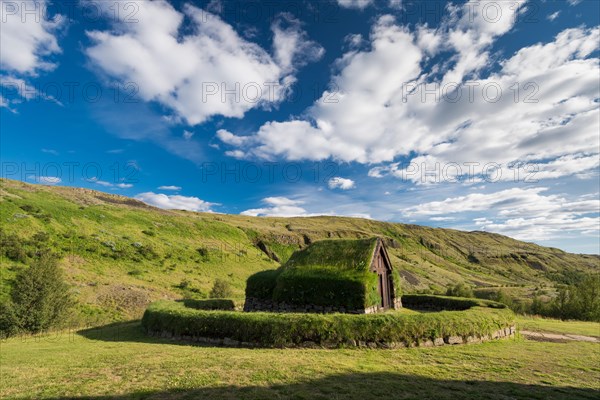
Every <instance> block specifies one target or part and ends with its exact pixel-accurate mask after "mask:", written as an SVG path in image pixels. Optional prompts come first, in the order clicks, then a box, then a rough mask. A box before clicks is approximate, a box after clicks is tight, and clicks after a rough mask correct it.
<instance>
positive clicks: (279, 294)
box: [246, 238, 381, 310]
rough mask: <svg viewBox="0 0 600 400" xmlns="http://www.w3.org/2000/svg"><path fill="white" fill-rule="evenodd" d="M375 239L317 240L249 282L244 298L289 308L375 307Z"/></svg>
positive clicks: (356, 308)
mask: <svg viewBox="0 0 600 400" xmlns="http://www.w3.org/2000/svg"><path fill="white" fill-rule="evenodd" d="M377 240H378V239H377V238H369V239H358V240H345V239H335V240H320V241H318V242H314V243H312V244H311V245H310V246H308V247H306V248H305V249H303V250H298V251H296V252H295V253H294V254H293V255H292V256H291V257H290V259H289V260H288V261H287V262H286V263H285V264H284V265H283V266H282V267H281V268H279V269H278V270H272V271H264V272H260V273H257V274H255V275H253V276H251V277H250V278H248V284H247V287H246V295H248V296H251V297H256V298H261V299H272V300H274V301H276V302H283V303H288V304H299V305H302V304H314V305H320V306H337V307H345V308H346V309H348V310H359V309H364V308H366V307H370V306H372V305H375V304H378V303H379V302H380V301H381V299H380V296H379V294H378V290H377V282H378V278H377V274H374V273H372V272H371V271H370V267H371V262H372V260H373V255H374V253H375V248H376V247H377Z"/></svg>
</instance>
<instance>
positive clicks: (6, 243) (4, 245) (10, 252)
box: [0, 229, 27, 263]
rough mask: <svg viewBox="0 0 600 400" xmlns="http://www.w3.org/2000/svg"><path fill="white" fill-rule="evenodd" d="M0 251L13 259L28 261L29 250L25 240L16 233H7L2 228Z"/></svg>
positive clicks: (0, 231)
mask: <svg viewBox="0 0 600 400" xmlns="http://www.w3.org/2000/svg"><path fill="white" fill-rule="evenodd" d="M0 251H1V253H2V254H4V255H5V256H6V257H7V258H8V259H10V260H12V261H18V262H22V263H26V262H27V251H25V248H24V246H23V242H22V241H21V240H20V239H19V238H18V237H17V236H16V235H9V234H6V233H5V232H4V231H3V230H2V229H0Z"/></svg>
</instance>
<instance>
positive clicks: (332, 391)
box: [54, 321, 600, 400]
mask: <svg viewBox="0 0 600 400" xmlns="http://www.w3.org/2000/svg"><path fill="white" fill-rule="evenodd" d="M78 334H80V335H82V336H84V337H86V338H87V339H90V340H101V341H107V342H141V343H156V344H179V345H190V344H189V343H187V344H186V343H184V342H176V341H171V340H168V339H161V338H153V337H149V336H147V335H145V334H144V332H143V330H142V327H141V325H140V322H139V321H131V322H124V323H115V324H110V325H106V326H103V327H99V328H94V329H86V330H82V331H79V332H78ZM290 356H293V354H290ZM147 379H148V381H149V382H151V381H152V377H151V376H148V377H147ZM598 398H600V390H593V389H579V388H566V387H551V386H540V385H527V384H520V383H512V382H490V381H458V380H452V373H451V372H449V373H448V379H433V378H427V377H422V376H415V375H404V374H395V373H388V372H379V373H355V374H344V375H332V376H328V377H325V378H321V379H315V380H310V381H301V382H294V383H290V384H277V385H270V386H220V387H210V388H190V389H173V390H164V391H146V392H134V393H127V394H121V395H106V396H92V397H85V396H82V397H55V398H54V400H59V399H90V400H108V399H116V400H125V399H200V400H203V399H206V400H219V399H248V400H251V399H261V400H262V399H322V400H338V399H339V400H342V399H344V400H345V399H350V400H352V399H361V400H363V399H439V400H446V399H447V400H457V399H467V400H468V399H473V400H474V399H477V400H479V399H493V400H500V399H503V400H504V399H540V400H547V399H550V400H552V399H557V400H558V399H560V400H562V399H594V400H595V399H598Z"/></svg>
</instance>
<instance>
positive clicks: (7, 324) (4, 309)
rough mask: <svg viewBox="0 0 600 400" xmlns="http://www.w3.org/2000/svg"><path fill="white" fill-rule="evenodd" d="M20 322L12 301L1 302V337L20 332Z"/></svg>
mask: <svg viewBox="0 0 600 400" xmlns="http://www.w3.org/2000/svg"><path fill="white" fill-rule="evenodd" d="M18 324H19V323H18V320H17V315H16V314H15V308H14V306H13V304H12V302H10V301H7V302H3V303H0V338H5V337H8V336H12V335H14V334H16V333H17V332H18Z"/></svg>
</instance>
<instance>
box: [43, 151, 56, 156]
mask: <svg viewBox="0 0 600 400" xmlns="http://www.w3.org/2000/svg"><path fill="white" fill-rule="evenodd" d="M42 153H46V154H52V155H53V156H57V155H58V154H59V153H58V151H56V150H54V149H42Z"/></svg>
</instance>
